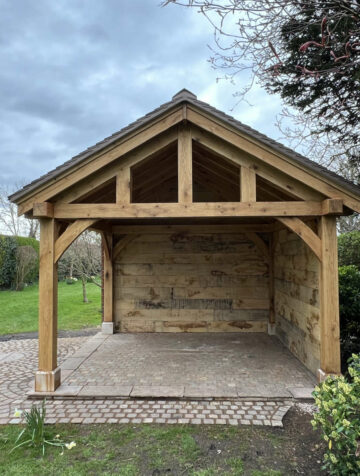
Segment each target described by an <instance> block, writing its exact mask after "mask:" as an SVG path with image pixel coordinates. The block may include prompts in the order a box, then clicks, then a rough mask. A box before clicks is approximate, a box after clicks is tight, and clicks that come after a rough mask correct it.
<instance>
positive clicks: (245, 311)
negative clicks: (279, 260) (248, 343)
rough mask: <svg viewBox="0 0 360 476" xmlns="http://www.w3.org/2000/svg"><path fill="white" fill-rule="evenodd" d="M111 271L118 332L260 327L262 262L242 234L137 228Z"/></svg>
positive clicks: (264, 281)
mask: <svg viewBox="0 0 360 476" xmlns="http://www.w3.org/2000/svg"><path fill="white" fill-rule="evenodd" d="M114 271H115V277H114V280H115V282H114V288H115V291H114V292H115V321H116V325H117V327H118V328H119V330H120V331H121V332H249V331H250V332H267V322H268V316H269V292H268V266H267V264H266V263H265V262H264V260H263V258H262V256H261V254H260V253H259V251H258V250H257V248H256V247H255V245H254V244H253V243H251V242H249V241H248V240H247V239H246V238H245V237H244V235H241V234H231V233H226V234H211V233H209V234H206V233H204V234H201V235H199V234H191V233H186V234H173V235H164V234H162V235H161V234H151V235H141V236H139V237H138V238H136V239H135V240H134V241H133V242H132V243H130V244H129V245H128V246H127V247H126V249H124V251H123V252H122V253H121V255H120V256H119V257H118V258H117V261H116V263H115V270H114Z"/></svg>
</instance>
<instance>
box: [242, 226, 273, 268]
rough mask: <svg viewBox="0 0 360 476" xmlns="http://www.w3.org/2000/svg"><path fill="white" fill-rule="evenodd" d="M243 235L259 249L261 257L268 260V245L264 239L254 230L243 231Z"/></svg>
mask: <svg viewBox="0 0 360 476" xmlns="http://www.w3.org/2000/svg"><path fill="white" fill-rule="evenodd" d="M245 236H246V237H247V238H248V239H249V240H250V241H252V242H253V243H254V245H255V246H256V248H257V249H258V250H259V251H260V253H261V254H262V256H263V258H264V259H265V260H266V262H267V263H268V262H269V257H270V256H269V246H268V245H267V244H266V243H265V241H264V240H263V239H262V238H261V237H260V236H259V235H258V234H257V233H254V232H251V231H249V232H245Z"/></svg>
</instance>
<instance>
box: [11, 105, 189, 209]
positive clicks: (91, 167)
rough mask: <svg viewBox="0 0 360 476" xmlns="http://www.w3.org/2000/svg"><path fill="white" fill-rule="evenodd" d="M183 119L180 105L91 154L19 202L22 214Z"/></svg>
mask: <svg viewBox="0 0 360 476" xmlns="http://www.w3.org/2000/svg"><path fill="white" fill-rule="evenodd" d="M182 120H183V115H182V109H181V106H179V107H178V108H176V109H175V110H172V111H170V112H167V113H166V114H165V115H163V116H162V117H159V118H158V119H157V120H155V121H152V122H151V124H145V125H144V126H143V127H141V128H139V129H137V130H136V131H134V132H133V133H130V134H128V135H126V136H125V137H122V138H121V139H119V141H117V142H116V143H112V144H110V145H109V146H108V147H106V148H104V149H102V150H100V151H99V152H95V153H93V154H90V155H89V157H88V158H87V159H86V160H84V161H83V162H81V164H79V166H78V167H76V166H74V167H71V168H69V169H68V170H66V171H64V172H63V173H62V174H61V176H60V177H58V178H57V179H56V181H54V182H53V183H52V184H51V185H50V184H49V183H47V184H44V185H43V186H42V187H40V186H39V188H38V189H37V191H36V192H32V193H30V194H29V195H28V196H27V197H26V198H25V199H22V200H21V201H20V202H19V203H18V213H19V215H22V214H24V213H26V212H27V211H29V210H31V209H32V207H33V204H34V202H44V201H46V200H48V199H49V198H51V197H53V196H54V195H57V194H58V193H60V192H63V191H64V190H65V189H67V188H69V187H70V186H71V185H75V184H77V183H78V182H79V181H80V180H82V179H84V178H87V177H89V176H90V175H91V174H93V173H97V172H98V171H99V170H101V169H102V168H103V167H105V166H106V165H108V164H110V163H111V162H113V161H114V160H116V159H118V158H119V157H121V156H124V155H125V154H127V153H129V152H130V151H133V150H134V149H135V148H136V147H139V146H141V145H143V144H145V143H146V142H147V141H150V140H151V139H154V138H155V137H156V136H158V135H159V134H161V133H162V132H164V131H167V130H168V129H170V128H171V127H172V126H174V125H176V124H179V123H180V122H181V121H182ZM39 189H40V190H39Z"/></svg>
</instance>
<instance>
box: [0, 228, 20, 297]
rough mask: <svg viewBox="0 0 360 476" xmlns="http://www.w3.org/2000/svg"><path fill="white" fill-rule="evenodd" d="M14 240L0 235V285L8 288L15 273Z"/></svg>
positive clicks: (15, 245) (15, 246)
mask: <svg viewBox="0 0 360 476" xmlns="http://www.w3.org/2000/svg"><path fill="white" fill-rule="evenodd" d="M16 248H17V244H16V240H15V238H14V237H12V236H3V235H0V287H1V288H10V287H11V286H12V284H13V283H14V280H15V273H16Z"/></svg>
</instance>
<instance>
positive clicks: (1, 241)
mask: <svg viewBox="0 0 360 476" xmlns="http://www.w3.org/2000/svg"><path fill="white" fill-rule="evenodd" d="M27 246H29V247H31V248H33V249H34V250H35V251H36V255H37V260H36V262H35V264H34V266H33V268H32V270H31V272H30V273H28V275H27V276H26V280H27V282H29V283H32V282H34V281H36V280H37V279H38V276H39V242H38V240H36V239H35V238H27V237H24V236H5V235H0V288H7V289H9V288H12V287H14V286H15V282H16V269H17V267H16V263H17V261H16V260H17V250H19V249H21V248H22V247H27Z"/></svg>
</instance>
